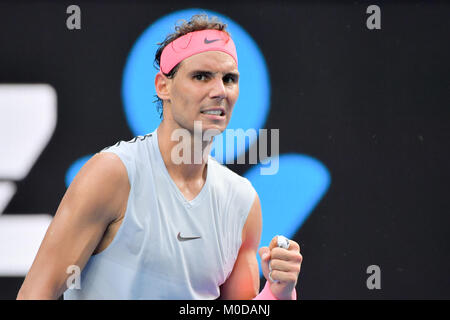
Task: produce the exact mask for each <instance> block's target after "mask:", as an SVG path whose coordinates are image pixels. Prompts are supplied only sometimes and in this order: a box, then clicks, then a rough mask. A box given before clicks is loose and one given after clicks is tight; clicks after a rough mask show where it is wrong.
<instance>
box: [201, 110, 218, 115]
mask: <svg viewBox="0 0 450 320" xmlns="http://www.w3.org/2000/svg"><path fill="white" fill-rule="evenodd" d="M203 113H206V114H213V115H216V116H220V115H221V114H222V111H220V110H209V111H203Z"/></svg>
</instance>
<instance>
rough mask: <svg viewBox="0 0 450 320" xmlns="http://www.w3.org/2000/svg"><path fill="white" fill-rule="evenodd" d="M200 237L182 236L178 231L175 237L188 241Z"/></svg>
mask: <svg viewBox="0 0 450 320" xmlns="http://www.w3.org/2000/svg"><path fill="white" fill-rule="evenodd" d="M200 238H201V237H182V236H181V232H178V235H177V239H178V241H188V240H195V239H200Z"/></svg>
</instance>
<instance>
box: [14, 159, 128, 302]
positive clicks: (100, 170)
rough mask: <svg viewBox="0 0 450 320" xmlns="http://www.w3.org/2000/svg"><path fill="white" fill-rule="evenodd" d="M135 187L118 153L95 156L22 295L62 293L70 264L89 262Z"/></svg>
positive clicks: (78, 180)
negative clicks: (131, 183) (132, 185)
mask: <svg viewBox="0 0 450 320" xmlns="http://www.w3.org/2000/svg"><path fill="white" fill-rule="evenodd" d="M129 189H130V185H129V182H128V175H127V171H126V168H125V166H124V165H123V163H122V162H121V160H120V159H119V157H118V156H116V155H114V154H112V153H99V154H96V155H95V156H94V157H92V158H91V159H90V160H89V161H88V162H87V163H86V165H85V166H83V168H82V169H81V170H80V172H79V173H78V175H77V176H76V177H75V179H74V180H73V182H72V183H71V185H70V187H69V188H68V189H67V192H66V193H65V195H64V197H63V199H62V201H61V203H60V205H59V207H58V210H57V212H56V214H55V217H54V218H53V221H52V223H51V224H50V226H49V228H48V230H47V233H46V234H45V237H44V239H43V241H42V243H41V246H40V248H39V251H38V253H37V255H36V257H35V259H34V262H33V264H32V266H31V269H30V270H29V272H28V274H27V276H26V278H25V281H24V283H23V284H22V287H21V288H20V291H19V293H18V296H17V298H18V299H57V298H58V297H59V296H60V295H61V294H62V293H63V292H64V291H65V290H66V288H67V287H66V279H67V277H68V276H69V275H68V274H67V273H66V270H67V267H68V266H70V265H76V266H78V267H79V268H80V269H83V268H84V266H85V265H86V263H87V261H88V259H89V257H90V256H91V255H92V253H93V251H94V249H95V248H96V246H97V245H98V243H99V242H100V240H101V239H102V236H103V234H104V232H105V230H106V229H107V227H108V225H109V224H110V223H113V222H114V221H116V220H117V219H120V217H121V215H122V214H123V212H124V211H125V208H126V203H127V199H128V194H129Z"/></svg>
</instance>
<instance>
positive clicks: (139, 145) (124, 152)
mask: <svg viewBox="0 0 450 320" xmlns="http://www.w3.org/2000/svg"><path fill="white" fill-rule="evenodd" d="M152 138H153V135H152V134H151V133H149V134H146V135H145V136H136V137H134V138H133V139H131V140H129V141H123V140H121V141H118V142H117V143H116V144H114V145H112V146H109V147H106V148H104V149H103V150H101V151H100V152H99V154H108V153H109V154H111V153H113V154H115V155H116V156H117V157H118V159H120V161H121V162H122V164H123V165H124V166H125V169H126V172H127V174H128V179H129V181H130V183H133V181H134V177H135V176H136V172H137V171H139V170H138V169H137V167H141V166H142V164H143V163H145V164H147V165H148V164H149V162H148V161H144V159H147V157H148V152H149V149H150V148H149V143H150V140H151V139H152Z"/></svg>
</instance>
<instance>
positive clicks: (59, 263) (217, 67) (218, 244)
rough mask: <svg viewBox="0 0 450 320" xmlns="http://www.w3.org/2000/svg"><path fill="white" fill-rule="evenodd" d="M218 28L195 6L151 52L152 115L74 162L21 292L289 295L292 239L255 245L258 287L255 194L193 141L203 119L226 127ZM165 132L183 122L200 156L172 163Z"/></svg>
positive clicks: (232, 68) (226, 92) (229, 94)
mask: <svg viewBox="0 0 450 320" xmlns="http://www.w3.org/2000/svg"><path fill="white" fill-rule="evenodd" d="M225 27H226V25H224V24H222V23H220V22H218V21H217V20H210V19H209V18H208V17H207V16H205V15H197V16H194V17H192V19H191V20H190V21H189V22H185V23H184V24H182V25H181V26H178V27H177V28H176V32H175V33H173V34H172V35H169V36H168V37H167V38H166V40H165V41H164V42H163V43H162V44H161V47H160V49H159V50H158V52H157V54H156V58H155V61H156V63H157V64H158V65H159V67H160V72H159V73H158V74H157V76H156V78H155V87H156V92H157V95H158V97H159V98H160V99H161V101H162V103H163V110H162V112H163V113H162V114H163V120H162V122H161V124H160V125H159V127H158V128H157V129H156V130H155V131H154V132H152V133H149V134H147V135H145V136H140V137H136V138H135V139H133V140H130V141H128V142H120V143H118V144H116V145H114V146H112V147H109V148H106V149H104V150H102V152H100V153H98V154H96V155H95V156H94V157H92V158H91V159H90V160H89V161H88V162H87V163H86V164H85V165H84V167H83V168H82V169H81V170H80V172H79V173H78V175H77V176H76V177H75V179H74V180H73V182H72V184H71V185H70V187H69V188H68V190H67V192H66V194H65V195H64V197H63V199H62V201H61V203H60V206H59V208H58V210H57V212H56V215H55V217H54V219H53V221H52V223H51V225H50V227H49V229H48V230H47V233H46V235H45V238H44V240H43V242H42V244H41V247H40V248H39V251H38V254H37V256H36V258H35V260H34V262H33V265H32V267H31V269H30V271H29V272H28V274H27V276H26V278H25V281H24V283H23V285H22V287H21V289H20V291H19V294H18V298H19V299H55V298H58V297H59V296H60V295H61V294H63V293H64V298H65V299H216V298H222V299H295V298H296V292H295V285H296V282H297V278H298V275H299V272H300V265H301V262H302V256H301V255H300V249H299V246H298V244H297V243H296V242H295V241H292V240H291V241H289V240H287V239H286V238H284V237H282V236H275V237H274V238H273V240H272V242H271V243H270V244H269V246H268V247H263V248H261V249H260V250H259V254H260V255H261V259H262V260H261V261H262V269H263V273H264V276H265V278H266V279H267V282H266V286H265V287H264V289H263V291H261V293H259V294H258V291H259V272H258V262H257V260H256V254H257V250H258V246H259V241H260V236H261V228H262V219H261V207H260V202H259V198H258V195H257V194H256V192H255V190H254V188H253V187H252V185H251V184H250V182H249V181H248V180H247V179H245V178H243V177H241V176H239V175H237V174H235V173H234V172H232V171H231V170H229V169H228V168H227V167H225V166H223V165H221V164H219V163H218V162H217V161H215V160H214V159H213V158H212V157H211V156H209V150H210V149H209V148H210V147H211V143H212V141H213V138H210V139H209V140H208V139H207V141H203V140H202V139H203V138H204V137H203V134H202V133H204V132H207V131H208V130H209V131H213V130H216V131H217V132H219V133H220V132H222V131H224V130H225V128H226V127H227V124H228V122H229V121H230V118H231V113H232V111H233V106H234V104H235V102H236V100H237V98H238V94H239V71H238V59H237V54H236V48H235V45H234V43H233V40H232V39H231V37H230V35H229V34H228V32H226V31H225ZM255 94H257V92H255ZM197 121H198V122H197ZM194 122H197V123H201V125H202V131H201V134H198V133H195V130H194V129H195V128H194ZM174 132H175V133H176V132H188V135H187V136H186V135H185V136H184V137H182V138H181V139H182V140H183V141H182V142H183V143H184V144H183V145H184V146H188V149H186V148H185V149H184V150H181V153H184V156H185V155H186V153H188V151H189V148H191V150H194V149H195V148H194V143H196V142H197V143H198V142H200V145H201V151H202V154H203V155H204V154H207V156H206V157H201V160H200V162H195V161H192V162H189V161H187V162H186V161H185V162H182V163H176V161H174V157H176V156H177V153H178V152H174V148H176V147H177V146H179V143H180V141H174V139H173V138H172V135H173V134H174ZM196 139H197V140H196ZM199 139H200V140H199ZM191 158H192V159H193V154H191ZM74 267H75V268H76V267H79V268H80V270H82V273H81V282H80V285H79V286H78V287H77V286H75V288H71V289H67V287H68V285H70V284H68V283H67V279H68V277H69V275H71V274H68V270H70V272H72V271H73V270H76V269H74Z"/></svg>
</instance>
